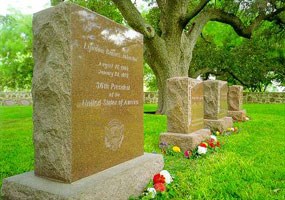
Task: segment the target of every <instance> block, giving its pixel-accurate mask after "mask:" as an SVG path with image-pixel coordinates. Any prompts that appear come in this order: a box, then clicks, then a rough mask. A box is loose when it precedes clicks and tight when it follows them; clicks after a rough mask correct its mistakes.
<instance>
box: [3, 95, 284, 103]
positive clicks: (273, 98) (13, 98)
mask: <svg viewBox="0 0 285 200" xmlns="http://www.w3.org/2000/svg"><path fill="white" fill-rule="evenodd" d="M157 101H158V94H157V92H145V93H144V102H145V103H146V104H156V103H157ZM32 103H33V102H32V95H31V93H30V92H0V106H15V105H22V106H27V105H32ZM243 103H271V104H275V103H285V92H263V93H261V92H243Z"/></svg>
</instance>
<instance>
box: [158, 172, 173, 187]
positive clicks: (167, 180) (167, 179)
mask: <svg viewBox="0 0 285 200" xmlns="http://www.w3.org/2000/svg"><path fill="white" fill-rule="evenodd" d="M160 175H162V176H164V178H165V183H166V184H169V183H171V182H172V181H173V179H172V177H171V175H170V173H169V172H168V171H167V170H162V171H161V172H160Z"/></svg>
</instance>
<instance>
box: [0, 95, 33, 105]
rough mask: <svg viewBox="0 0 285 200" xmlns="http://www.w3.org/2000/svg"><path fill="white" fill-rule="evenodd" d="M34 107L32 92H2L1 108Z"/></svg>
mask: <svg viewBox="0 0 285 200" xmlns="http://www.w3.org/2000/svg"><path fill="white" fill-rule="evenodd" d="M16 105H20V106H28V105H32V94H31V93H30V92H0V106H16Z"/></svg>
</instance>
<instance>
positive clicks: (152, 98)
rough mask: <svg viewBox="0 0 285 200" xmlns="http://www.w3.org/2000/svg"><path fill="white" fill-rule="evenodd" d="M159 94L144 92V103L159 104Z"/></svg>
mask: <svg viewBox="0 0 285 200" xmlns="http://www.w3.org/2000/svg"><path fill="white" fill-rule="evenodd" d="M157 102H158V94H157V92H144V103H146V104H157Z"/></svg>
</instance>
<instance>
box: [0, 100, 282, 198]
mask: <svg viewBox="0 0 285 200" xmlns="http://www.w3.org/2000/svg"><path fill="white" fill-rule="evenodd" d="M244 107H245V109H246V110H247V113H248V115H249V116H250V117H251V118H252V120H251V121H248V122H244V123H238V124H235V126H238V127H239V129H240V130H241V131H240V133H239V134H236V135H231V136H224V137H223V136H220V137H219V139H220V140H221V141H222V142H224V143H225V144H224V146H223V147H222V149H221V150H220V151H219V152H217V153H214V154H211V155H209V156H207V157H205V158H200V159H196V160H188V159H185V158H183V157H177V156H165V157H164V159H165V169H167V170H168V171H169V172H170V173H171V174H172V175H173V176H175V181H174V183H173V186H172V187H173V191H175V196H174V197H171V199H179V200H181V199H185V200H186V199H284V197H285V130H284V127H285V105H284V104H281V105H280V104H279V105H268V104H266V105H265V104H251V105H249V104H248V105H245V106H244ZM155 108H156V105H145V111H147V112H151V111H155ZM31 115H32V109H31V107H0V123H1V124H0V186H1V181H2V179H3V178H5V177H8V176H12V175H15V174H19V173H22V172H24V171H29V170H32V169H33V145H32V119H31ZM144 131H145V151H146V152H159V148H158V143H159V142H158V136H159V134H160V133H162V132H165V131H166V117H165V116H160V115H149V114H145V115H144Z"/></svg>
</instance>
